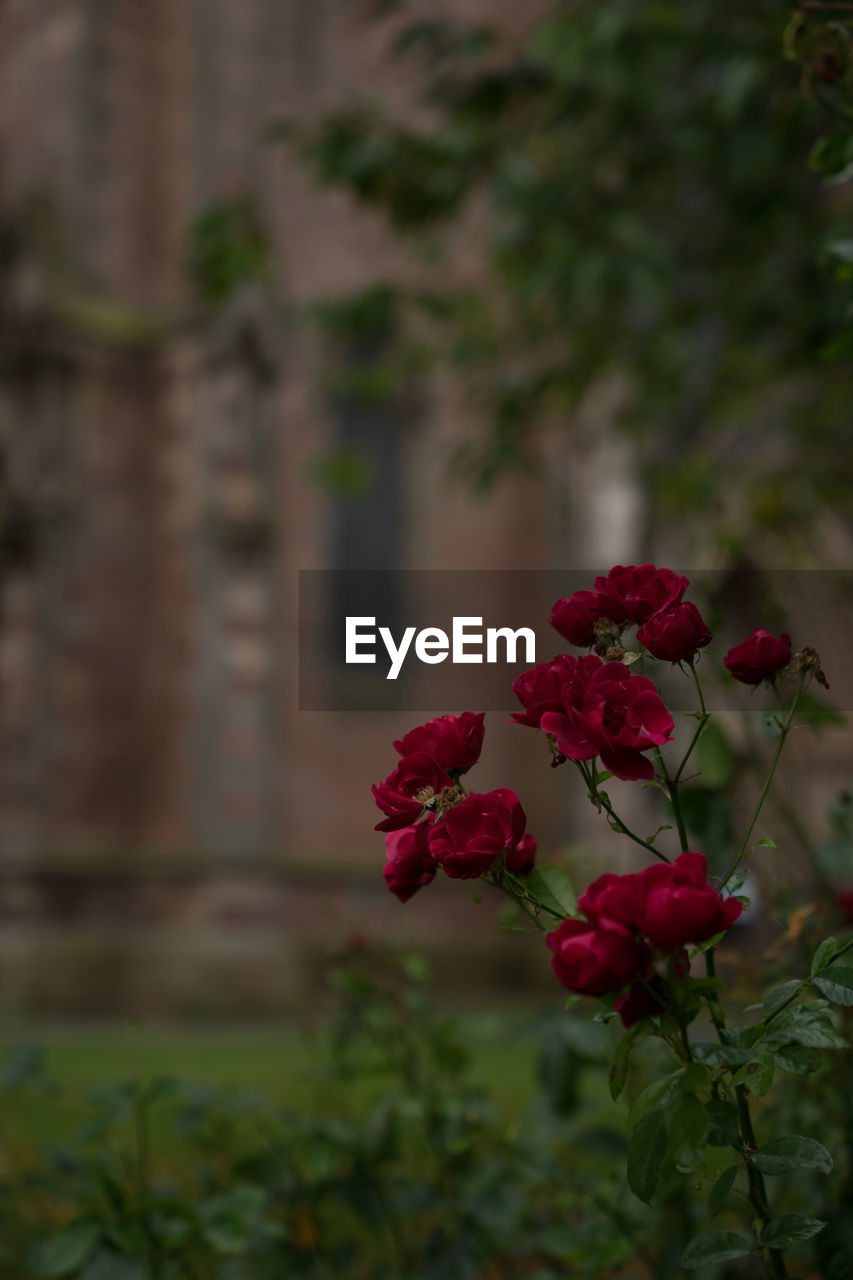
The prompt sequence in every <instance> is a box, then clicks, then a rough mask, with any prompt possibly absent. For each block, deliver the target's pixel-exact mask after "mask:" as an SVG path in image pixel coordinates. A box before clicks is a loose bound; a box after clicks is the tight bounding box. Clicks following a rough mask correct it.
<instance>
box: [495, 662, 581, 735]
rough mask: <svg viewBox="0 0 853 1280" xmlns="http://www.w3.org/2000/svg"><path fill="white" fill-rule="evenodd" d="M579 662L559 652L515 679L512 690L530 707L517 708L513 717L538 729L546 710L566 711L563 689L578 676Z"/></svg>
mask: <svg viewBox="0 0 853 1280" xmlns="http://www.w3.org/2000/svg"><path fill="white" fill-rule="evenodd" d="M577 664H578V662H577V658H573V657H571V655H570V654H568V653H558V654H557V656H556V657H555V658H550V659H549V660H548V661H547V662H540V663H539V665H538V666H535V667H531V669H530V670H529V671H522V673H521V675H520V676H519V677H518V678H517V679H516V680H514V681H513V685H512V691H513V693H514V694H515V696H516V697H517V698H518V700H519V702H520V703H521V705H522V706H523V707H525V708H526V710H525V711H524V712H521V711H514V712H513V713H512V716H511V717H510V719H512V720H515V722H516V723H517V724H526V725H530V726H531V728H533V729H538V728H539V725H540V722H541V720H542V717H543V715H544V714H545V712H546V711H562V709H563V690H564V688H565V687H566V684H567V683H568V682H569V681H570V680H571V678H572V676H573V675H574V672H575V667H576V666H577Z"/></svg>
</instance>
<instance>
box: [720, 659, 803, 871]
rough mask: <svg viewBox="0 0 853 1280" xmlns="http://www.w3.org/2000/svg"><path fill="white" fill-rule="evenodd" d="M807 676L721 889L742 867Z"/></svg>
mask: <svg viewBox="0 0 853 1280" xmlns="http://www.w3.org/2000/svg"><path fill="white" fill-rule="evenodd" d="M807 674H808V673H807V672H806V671H801V672H800V678H799V681H798V683H797V691H796V693H795V694H794V697H793V699H792V701H791V705H790V707H789V708H788V714H787V715H786V716H785V719H784V721H783V722H782V724H781V725H780V726H779V741H778V742H777V744H776V750H775V752H774V753H773V759H772V760H771V762H770V768H769V770H768V772H767V777H766V778H765V779H764V785H763V787H762V788H761V794H760V795H759V797H758V800H757V801H756V805H755V808H754V809H753V811H752V817H751V818H750V820H749V825H748V827H747V828H746V831H745V832H744V836H743V839H742V840H741V842H740V845H739V846H738V851H737V853H736V854H735V856H734V858H733V860H732V863H731V866H730V867H729V868H728V870H727V871H726V873H725V875H724V876H723V878H722V880H721V881H720V889H724V888H725V887H726V885H727V884H728V882H729V880H731V878H732V876H733V875H734V873H735V872H736V871H737V869H738V867H739V866H740V863H741V859H742V858H743V856H744V854H745V853H746V849H747V845H748V844H749V837H750V836H751V835H752V832H753V829H754V827H755V824H756V822H757V821H758V815H759V814H760V813H761V810H762V809H763V807H764V801H765V800H766V799H767V793H768V791H769V790H770V784H771V782H772V781H773V775H774V774H775V772H776V766H777V764H778V763H779V757H780V756H781V754H782V748H783V747H784V745H785V739H786V738H787V737H788V734H789V733H790V731H791V725H792V723H793V720H794V716H795V714H796V711H797V707H798V706H799V704H800V698H801V697H802V693H803V689H804V688H805V682H806V675H807Z"/></svg>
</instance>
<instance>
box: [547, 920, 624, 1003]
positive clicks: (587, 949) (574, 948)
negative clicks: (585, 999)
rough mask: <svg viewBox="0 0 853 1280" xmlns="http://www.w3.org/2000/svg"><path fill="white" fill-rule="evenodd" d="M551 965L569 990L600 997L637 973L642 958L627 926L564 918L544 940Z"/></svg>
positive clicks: (601, 921)
mask: <svg viewBox="0 0 853 1280" xmlns="http://www.w3.org/2000/svg"><path fill="white" fill-rule="evenodd" d="M545 941H546V942H547V944H548V946H549V947H550V949H551V950H552V951H553V952H554V954H553V956H552V957H551V968H552V969H553V970H554V973H555V974H556V975H557V977H558V978H559V980H560V982H562V984H563V986H564V987H567V988H568V990H569V991H574V992H576V993H577V994H578V995H582V996H603V995H607V994H608V992H610V991H618V990H619V989H620V987H624V986H625V985H626V983H628V982H630V981H631V979H632V978H634V977H636V976H637V973H638V971H639V970H640V968H641V966H642V965H643V963H644V960H645V957H644V954H643V951H642V950H641V947H640V945H639V944H638V943H637V941H636V939H635V938H634V935H633V934H632V933H631V931H630V929H626V928H625V926H624V925H623V924H618V923H617V922H616V921H615V920H599V921H598V922H597V923H596V924H588V923H587V921H586V920H564V921H563V923H562V924H560V925H558V926H557V928H556V929H554V930H553V932H552V933H549V934H548V936H547V938H546V939H545Z"/></svg>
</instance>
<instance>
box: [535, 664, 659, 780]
mask: <svg viewBox="0 0 853 1280" xmlns="http://www.w3.org/2000/svg"><path fill="white" fill-rule="evenodd" d="M541 727H542V728H543V729H544V730H545V732H546V733H551V734H553V735H554V737H555V738H556V740H557V746H558V747H559V748H560V750H561V751H562V752H563V754H564V755H566V756H568V757H569V759H570V760H591V759H592V758H593V757H594V756H600V757H601V763H602V764H603V765H604V767H605V769H609V770H610V772H611V773H613V774H614V775H615V776H616V777H617V778H624V779H635V778H644V779H647V780H650V779H652V778H653V777H654V769H653V768H652V765H651V762H650V761H649V760H647V759H646V758H645V757H644V756H643V755H642V754H641V753H642V752H643V751H648V750H650V749H651V748H652V747H655V746H661V745H662V744H663V743H664V742H669V740H670V739H671V738H672V732H673V727H674V726H673V720H672V716H671V715H670V714H669V712H668V711H667V709H666V707H665V706H664V705H663V702H662V701H661V699H660V695H659V694H658V692H657V690H656V689H655V686H654V685H653V684H652V682H651V680H649V679H647V678H646V677H645V676H633V675H631V672H630V671H629V669H628V668H627V667H626V666H625V664H624V663H622V662H602V660H601V658H598V657H596V656H595V654H589V655H587V656H585V657H583V658H579V659H578V662H577V666H576V668H575V674H574V677H573V678H572V680H571V682H570V683H569V684H568V685H567V686H566V689H565V690H564V693H563V712H562V713H560V712H555V711H548V712H546V713H545V714H544V715H543V717H542V725H541Z"/></svg>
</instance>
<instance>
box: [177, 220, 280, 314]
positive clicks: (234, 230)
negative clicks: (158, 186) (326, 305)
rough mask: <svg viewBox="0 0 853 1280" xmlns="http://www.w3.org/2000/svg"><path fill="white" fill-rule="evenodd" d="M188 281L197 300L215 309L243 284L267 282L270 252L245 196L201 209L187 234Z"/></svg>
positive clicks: (259, 223) (264, 235) (264, 233)
mask: <svg viewBox="0 0 853 1280" xmlns="http://www.w3.org/2000/svg"><path fill="white" fill-rule="evenodd" d="M188 255H189V261H188V267H189V272H190V277H191V279H192V281H193V284H194V285H195V289H196V292H197V293H198V296H199V297H200V299H201V300H202V301H203V302H204V303H206V304H208V305H210V306H216V305H221V304H222V303H224V302H226V301H227V300H228V299H229V298H230V297H231V295H232V294H233V293H234V292H235V291H236V290H237V289H239V288H240V287H241V286H242V285H244V284H245V283H250V284H254V283H264V282H265V281H266V280H267V279H268V278H269V271H270V249H269V241H268V238H267V234H266V232H265V230H264V227H263V223H262V221H261V217H260V214H259V213H258V211H257V209H256V207H255V204H254V202H253V201H252V200H251V199H249V197H247V196H243V197H239V198H237V199H235V200H230V201H223V202H222V203H221V204H216V205H211V206H209V207H208V208H206V209H204V210H203V211H202V212H201V213H200V214H199V216H198V217H197V218H196V220H195V221H194V222H193V224H192V226H191V228H190V232H189V249H188Z"/></svg>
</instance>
